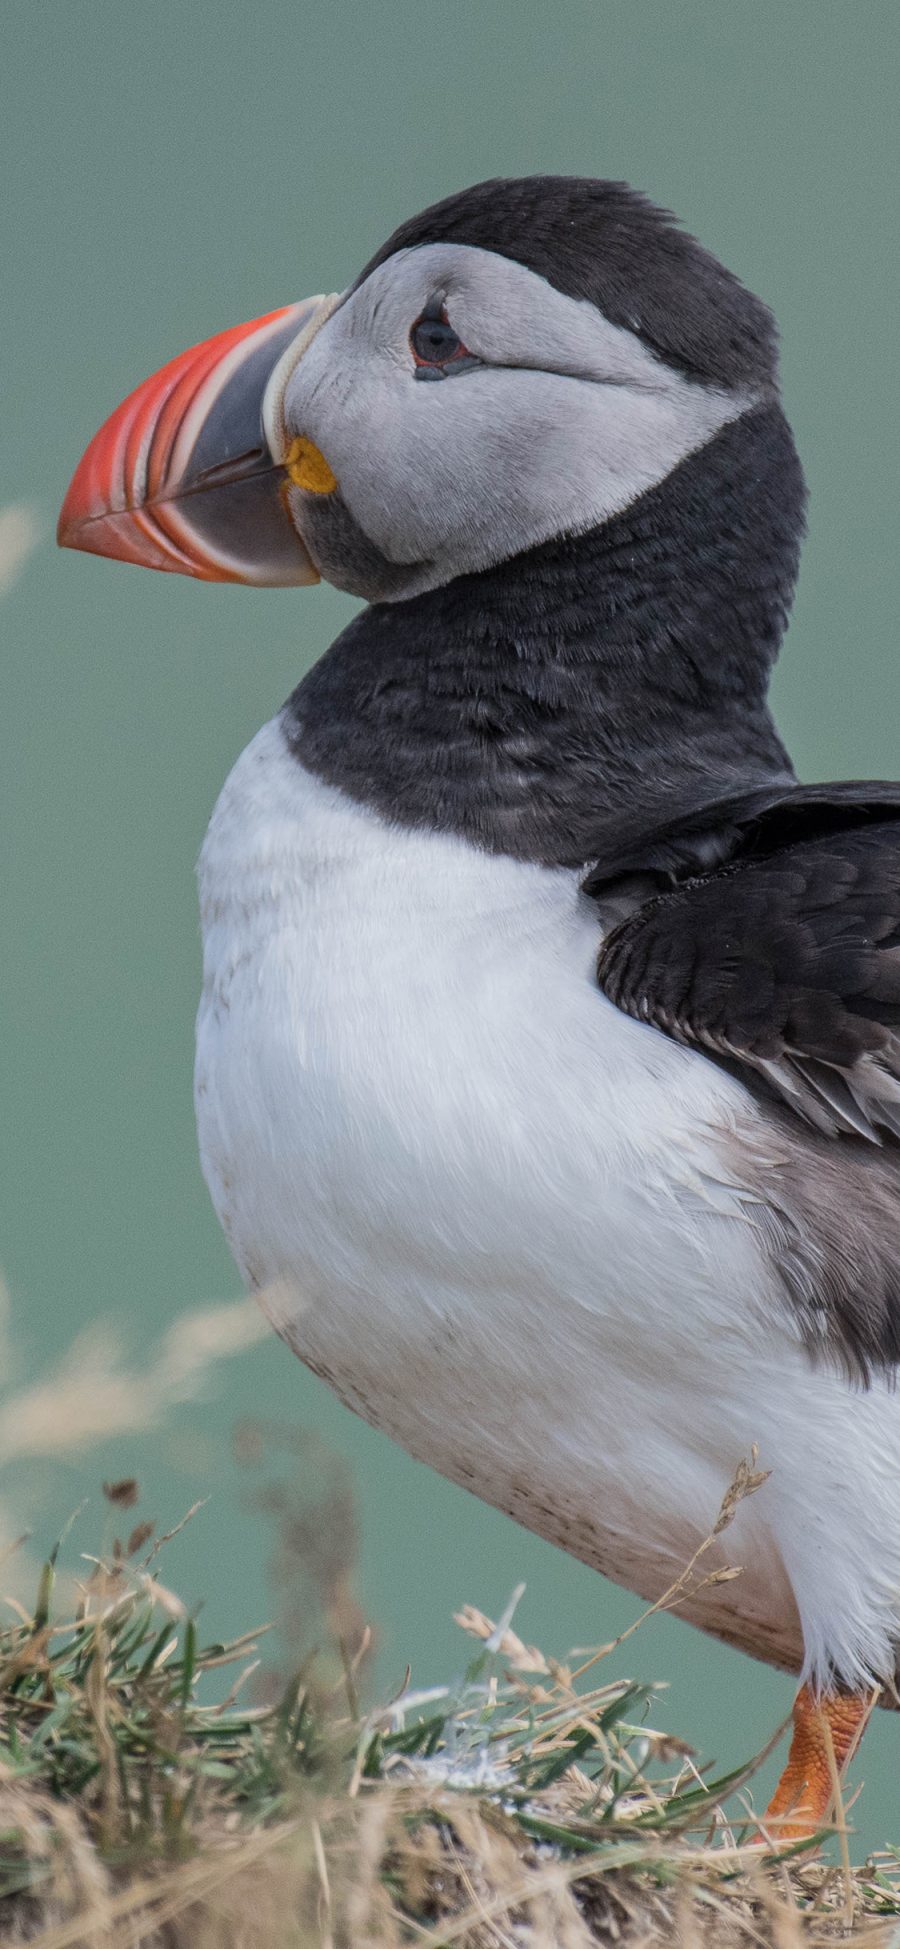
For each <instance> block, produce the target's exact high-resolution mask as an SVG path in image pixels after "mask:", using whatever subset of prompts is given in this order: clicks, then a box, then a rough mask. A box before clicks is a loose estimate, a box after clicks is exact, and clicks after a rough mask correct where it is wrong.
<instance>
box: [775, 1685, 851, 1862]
mask: <svg viewBox="0 0 900 1949" xmlns="http://www.w3.org/2000/svg"><path fill="white" fill-rule="evenodd" d="M877 1697H878V1693H877V1691H876V1690H872V1691H868V1692H820V1693H816V1692H814V1691H813V1690H812V1688H811V1687H810V1686H809V1685H801V1687H800V1690H799V1692H798V1693H797V1697H796V1699H795V1700H794V1711H793V1721H794V1731H793V1736H792V1739H791V1747H790V1752H789V1753H788V1760H787V1765H786V1767H785V1769H784V1772H783V1773H782V1775H781V1779H780V1780H779V1782H778V1785H777V1787H776V1789H775V1793H774V1795H773V1798H772V1800H771V1801H770V1803H769V1806H768V1808H767V1810H766V1814H765V1817H764V1822H763V1824H764V1826H765V1827H766V1828H767V1829H768V1831H769V1832H770V1834H771V1837H772V1839H773V1841H778V1842H779V1843H781V1842H785V1841H807V1840H809V1839H810V1838H811V1836H812V1835H813V1834H815V1833H816V1832H817V1830H818V1829H819V1828H820V1827H823V1826H825V1825H826V1823H827V1821H828V1819H829V1817H830V1815H831V1811H832V1805H833V1801H834V1789H835V1773H836V1774H837V1777H838V1779H839V1778H840V1776H841V1774H842V1773H843V1771H844V1768H845V1766H846V1765H847V1762H848V1760H850V1759H851V1758H852V1756H853V1754H854V1753H855V1751H856V1748H857V1746H858V1745H859V1742H860V1740H861V1738H862V1735H863V1733H864V1731H865V1728H866V1722H867V1720H868V1718H869V1714H870V1713H871V1711H872V1707H873V1706H874V1704H875V1700H876V1698H877Z"/></svg>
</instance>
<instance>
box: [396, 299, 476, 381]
mask: <svg viewBox="0 0 900 1949" xmlns="http://www.w3.org/2000/svg"><path fill="white" fill-rule="evenodd" d="M409 343H410V349H411V351H412V355H413V358H414V359H415V362H416V378H417V379H443V378H444V377H445V376H446V373H447V370H448V368H452V369H453V370H455V371H459V369H460V367H461V366H462V367H463V368H465V367H468V366H472V365H477V364H478V360H477V359H473V357H472V354H471V352H469V351H468V350H467V348H466V347H465V345H464V344H463V342H462V339H461V338H460V337H459V336H458V334H457V333H456V332H455V331H454V330H453V326H452V325H451V323H450V320H449V318H448V317H447V313H446V311H445V310H444V308H443V306H442V307H441V309H440V310H437V309H435V310H429V311H423V313H422V316H421V318H417V319H416V322H415V324H414V326H413V328H412V331H411V332H410V334H409Z"/></svg>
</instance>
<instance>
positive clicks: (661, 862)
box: [585, 785, 900, 1143]
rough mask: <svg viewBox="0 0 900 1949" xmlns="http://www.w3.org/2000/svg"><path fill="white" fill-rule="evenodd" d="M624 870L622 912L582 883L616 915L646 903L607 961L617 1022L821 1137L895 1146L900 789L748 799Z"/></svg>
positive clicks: (604, 882) (610, 943)
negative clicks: (667, 1041)
mask: <svg viewBox="0 0 900 1949" xmlns="http://www.w3.org/2000/svg"><path fill="white" fill-rule="evenodd" d="M761 800H762V803H760V801H761ZM710 862H712V868H711V870H709V867H710ZM626 865H627V868H628V871H629V872H630V873H631V874H632V875H633V876H634V877H633V878H632V879H631V880H630V881H622V880H621V878H620V880H619V886H620V888H621V889H623V890H624V897H623V895H622V894H620V895H619V897H618V904H617V895H616V888H615V886H613V885H611V876H610V874H609V873H608V871H606V872H605V871H604V870H603V868H602V867H601V868H600V869H596V870H595V871H594V872H593V873H592V874H591V876H590V877H589V879H588V880H587V881H586V883H585V890H586V891H587V892H589V893H591V894H593V895H594V896H595V897H596V898H597V899H598V900H599V902H600V904H601V907H602V906H603V905H604V901H605V902H606V904H607V910H608V911H609V912H611V913H614V914H616V913H620V912H621V911H622V910H623V906H624V907H626V908H627V907H628V906H629V905H630V906H632V907H634V904H635V901H639V902H640V904H638V905H637V907H636V910H635V911H632V912H630V913H629V915H628V917H627V918H626V919H625V920H624V921H621V922H620V924H619V925H616V926H614V927H613V929H612V931H611V932H610V933H609V934H608V935H607V937H606V939H605V940H604V943H603V946H602V948H601V951H600V958H599V963H598V975H599V981H600V985H601V987H602V988H603V990H604V992H605V993H606V994H607V995H608V996H609V998H610V1000H611V1001H613V1002H615V1003H616V1005H617V1007H619V1008H621V1009H624V1010H625V1012H626V1013H627V1014H629V1015H633V1016H636V1017H637V1019H638V1020H639V1021H642V1022H651V1023H653V1024H655V1026H656V1027H657V1028H659V1029H662V1030H664V1031H665V1032H666V1034H668V1035H670V1036H672V1037H674V1038H675V1039H676V1040H677V1041H679V1042H684V1043H689V1044H693V1045H695V1046H696V1047H697V1048H700V1049H703V1050H705V1051H707V1052H708V1053H709V1054H711V1055H713V1056H717V1057H719V1058H720V1059H722V1060H724V1061H726V1062H727V1063H728V1064H729V1066H731V1067H735V1066H737V1067H738V1068H739V1069H741V1068H743V1069H744V1070H745V1072H749V1073H750V1075H756V1076H757V1077H761V1078H763V1079H764V1081H765V1083H766V1084H767V1085H768V1087H769V1088H770V1089H772V1090H774V1091H775V1092H776V1093H777V1094H778V1095H779V1096H780V1097H781V1098H782V1099H783V1100H784V1101H785V1102H787V1103H788V1104H789V1105H790V1106H791V1108H792V1109H793V1110H795V1111H796V1112H798V1114H799V1115H801V1116H802V1117H804V1118H806V1119H807V1120H808V1122H809V1123H811V1124H814V1125H815V1126H816V1127H817V1128H818V1129H819V1130H822V1131H825V1132H827V1133H828V1134H829V1135H832V1136H837V1135H839V1134H840V1133H849V1132H852V1133H855V1134H856V1135H857V1136H861V1137H865V1138H867V1139H869V1140H870V1141H871V1142H874V1143H879V1142H880V1141H881V1135H880V1133H881V1132H889V1133H891V1134H892V1135H893V1136H895V1137H900V787H898V786H891V785H846V786H840V785H839V786H814V787H797V788H794V789H793V790H791V789H790V788H788V789H787V790H786V791H784V790H783V791H782V792H781V793H780V794H779V793H777V792H776V793H775V794H773V795H771V797H770V798H766V795H765V794H762V795H760V794H757V795H754V796H753V797H752V798H748V799H746V800H744V801H735V802H733V803H731V804H729V805H727V806H723V807H714V808H711V809H710V811H709V812H708V813H707V814H706V816H705V818H704V819H699V818H696V817H695V818H693V819H692V820H690V821H686V822H684V824H683V825H682V826H680V827H673V828H672V829H670V830H669V831H667V832H660V833H656V834H654V835H652V836H650V837H649V838H648V839H647V840H645V841H644V842H643V843H642V845H641V846H640V847H638V848H636V849H635V852H634V856H633V857H630V858H629V859H628V861H627V862H626ZM703 868H706V869H707V870H702V869H703ZM698 869H701V870H698ZM648 896H649V897H648ZM748 1080H749V1076H748Z"/></svg>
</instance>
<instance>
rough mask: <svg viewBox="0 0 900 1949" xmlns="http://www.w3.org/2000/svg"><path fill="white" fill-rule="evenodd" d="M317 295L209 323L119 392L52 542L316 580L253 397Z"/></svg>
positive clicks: (260, 576) (211, 568) (219, 572)
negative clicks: (219, 324)
mask: <svg viewBox="0 0 900 1949" xmlns="http://www.w3.org/2000/svg"><path fill="white" fill-rule="evenodd" d="M321 304H322V301H321V300H320V299H317V298H311V299H306V300H304V301H303V302H302V303H300V304H295V305H285V306H283V307H282V308H281V309H280V310H279V311H271V312H268V313H267V314H266V316H265V317H263V318H256V319H253V320H251V321H250V322H249V323H247V324H244V325H238V326H236V327H235V328H234V329H233V330H231V331H227V332H219V333H218V334H217V335H216V337H214V338H209V339H205V340H204V341H203V343H202V344H200V345H195V346H192V347H191V349H190V351H188V352H183V353H182V354H181V355H180V357H179V358H177V359H172V360H171V361H170V362H169V364H168V365H165V366H163V367H162V369H161V370H160V371H159V372H157V373H154V375H153V377H152V378H150V379H147V380H145V381H144V383H143V385H141V386H138V387H137V388H136V390H135V391H134V392H133V393H130V394H129V396H128V398H127V399H125V400H123V402H122V404H121V406H117V408H116V410H115V412H114V413H112V414H111V415H110V417H109V419H108V420H107V421H106V423H105V425H103V426H102V427H101V428H100V431H99V433H96V434H95V436H94V438H93V440H92V441H91V443H90V446H89V447H88V448H87V450H86V452H85V453H84V455H83V456H82V459H81V460H80V461H79V463H78V466H77V468H76V470H75V473H74V476H73V478H72V483H71V486H70V488H69V491H68V493H67V495H66V498H65V501H64V502H63V507H62V512H61V514H60V517H59V528H58V531H57V534H58V540H59V542H60V545H61V546H62V547H63V548H79V549H84V550H86V551H87V552H88V553H89V554H94V555H110V556H113V557H115V558H116V559H117V560H119V561H126V562H137V563H139V564H140V565H141V566H142V567H144V568H155V569H164V570H169V571H173V572H175V573H177V574H181V575H190V576H194V577H195V578H197V579H199V580H201V581H205V582H251V583H263V584H288V583H309V582H317V581H318V579H319V577H318V573H317V571H316V569H315V567H314V566H313V563H312V562H311V560H310V557H309V555H308V554H307V551H306V549H305V548H304V546H303V543H302V541H301V540H300V537H299V535H298V534H297V531H296V529H295V528H294V526H293V523H292V521H291V518H290V513H289V510H288V508H287V505H286V499H285V496H284V494H283V493H282V491H281V490H282V487H283V484H284V481H285V479H286V475H285V471H284V468H283V466H282V464H281V462H280V460H276V459H275V458H274V457H273V454H272V452H271V450H270V446H269V443H268V440H267V437H266V433H265V430H264V424H263V401H264V396H265V392H266V387H267V384H268V382H269V379H270V377H271V375H272V373H273V371H274V369H275V367H276V365H278V364H279V363H280V362H284V360H285V358H286V357H287V358H288V362H289V355H290V351H291V347H292V345H293V343H294V341H295V340H299V339H300V338H301V336H302V338H303V343H304V344H305V343H306V342H307V339H308V336H309V326H310V324H311V321H312V320H313V319H314V317H315V314H316V311H317V310H318V309H319V307H320V306H321ZM301 349H302V348H298V353H299V350H301Z"/></svg>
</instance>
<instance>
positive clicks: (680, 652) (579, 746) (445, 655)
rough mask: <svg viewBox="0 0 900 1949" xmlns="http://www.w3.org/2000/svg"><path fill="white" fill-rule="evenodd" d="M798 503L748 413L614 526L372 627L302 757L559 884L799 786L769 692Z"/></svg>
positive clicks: (308, 681)
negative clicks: (689, 824)
mask: <svg viewBox="0 0 900 1949" xmlns="http://www.w3.org/2000/svg"><path fill="white" fill-rule="evenodd" d="M803 500H804V492H803V478H802V474H801V471H800V464H799V461H798V460H797V456H796V452H795V450H794V445H793V441H792V438H791V434H790V429H789V427H788V425H787V422H786V421H785V419H784V417H783V415H782V413H781V411H780V409H779V408H778V407H776V406H768V407H764V408H759V409H756V410H755V411H753V412H751V413H748V414H746V415H745V416H744V417H743V418H741V419H739V420H735V421H732V422H731V423H730V424H729V425H728V426H726V427H724V428H723V430H722V431H721V432H720V433H719V434H718V435H717V437H716V438H715V439H714V440H712V441H711V442H710V443H709V445H708V446H706V447H704V448H702V449H701V450H700V451H699V452H698V453H696V454H693V455H691V456H690V457H689V458H688V459H687V460H685V461H683V462H682V463H681V465H680V466H679V467H677V468H676V469H675V470H674V472H673V473H671V474H670V475H668V476H667V478H666V479H665V480H664V481H662V482H661V483H660V485H659V486H658V487H655V488H653V489H651V490H650V491H649V492H648V493H646V494H644V495H642V496H641V498H640V499H639V500H638V501H636V502H635V503H634V505H633V506H632V507H630V508H628V509H627V510H626V511H625V512H624V513H623V514H620V515H616V516H615V517H614V518H613V519H612V520H610V521H608V522H606V523H604V525H603V526H602V527H599V528H594V529H592V530H590V532H589V533H587V534H584V535H580V536H576V537H571V538H563V539H559V540H555V541H551V542H547V543H544V544H543V545H542V546H540V547H537V548H533V549H530V550H528V551H527V552H526V553H525V554H522V555H519V556H516V557H515V558H513V559H512V560H510V561H506V562H502V563H500V564H499V565H498V566H497V567H496V568H492V569H488V570H485V571H483V572H482V573H481V574H478V575H468V576H460V577H459V578H458V579H457V580H456V581H454V582H451V583H448V584H447V585H446V586H445V587H443V588H441V589H436V590H434V591H432V592H431V593H430V594H428V595H423V596H417V597H413V598H411V599H410V600H408V601H406V602H397V603H380V604H376V605H374V606H373V607H371V608H369V609H366V610H364V611H363V613H362V614H361V615H360V616H358V617H356V619H355V620H354V621H353V622H352V623H351V624H350V627H349V628H348V629H346V630H345V631H344V633H343V634H342V635H341V636H339V637H338V640H337V642H336V643H334V644H333V645H332V647H331V649H330V650H329V651H328V652H327V653H326V655H325V656H324V657H323V658H322V660H321V661H320V662H319V663H318V664H317V665H316V667H315V668H314V669H313V670H312V671H311V672H310V674H309V675H308V676H307V677H306V678H305V679H304V681H303V683H302V684H301V685H300V686H299V688H298V689H297V690H295V692H294V694H293V696H292V697H291V698H290V699H289V701H288V703H287V704H286V706H285V711H284V725H285V729H286V732H287V736H288V739H289V742H290V744H291V747H292V749H293V750H294V752H295V753H296V756H297V757H298V758H299V759H300V760H301V762H302V763H303V764H304V765H305V766H306V767H307V768H308V769H309V770H311V771H313V772H315V773H316V774H317V775H318V776H319V777H321V778H324V779H326V780H327V781H328V782H329V783H330V784H333V785H336V786H338V787H339V788H340V789H341V790H342V791H344V792H346V793H347V794H348V795H349V796H350V797H351V798H353V799H355V800H357V801H359V802H360V803H362V804H365V805H368V806H371V807H373V808H374V809H375V810H376V811H377V812H379V813H380V814H382V815H383V816H384V817H386V818H389V819H391V820H393V821H396V822H399V823H400V824H402V825H406V826H416V827H425V828H428V829H431V830H433V831H440V832H450V833H455V834H457V835H459V836H461V837H463V838H465V839H467V840H469V841H470V842H471V843H472V844H474V845H478V846H480V847H483V848H485V849H487V850H488V851H492V852H498V853H507V854H512V855H513V856H515V857H517V858H520V859H532V860H537V861H540V862H542V863H544V864H547V865H565V866H581V865H583V864H585V863H586V862H589V861H591V860H592V859H594V858H595V857H596V855H597V853H598V852H599V851H600V850H601V848H602V850H603V851H605V852H606V853H607V854H609V853H610V852H611V851H612V850H614V849H615V848H616V846H617V845H618V844H621V846H622V847H623V849H624V847H625V846H627V845H632V846H633V844H634V841H635V839H636V837H638V836H639V834H640V833H641V832H642V831H646V830H647V829H648V828H649V827H658V826H659V825H660V824H662V823H664V822H665V821H667V820H668V819H669V818H674V817H681V816H684V815H685V814H686V813H689V812H693V811H696V810H698V809H700V808H701V807H702V806H704V805H706V804H709V803H711V802H712V801H713V800H715V799H721V798H727V797H729V796H731V795H732V794H738V793H742V792H746V791H748V790H751V789H753V788H754V787H755V786H758V785H762V784H764V783H768V782H773V781H775V780H778V779H789V778H790V777H792V775H793V774H792V771H791V766H790V762H789V760H788V758H787V755H786V753H785V751H784V748H783V746H782V744H781V742H780V740H779V738H778V735H777V733H776V731H775V727H774V725H773V723H772V719H771V717H770V715H769V711H768V707H767V704H766V691H767V687H768V680H769V674H770V671H771V667H772V664H773V662H774V660H775V657H776V655H777V652H778V647H779V644H780V641H781V637H782V634H783V631H784V627H785V623H786V620H787V614H788V609H789V607H790V601H791V597H792V594H793V586H794V580H795V576H796V569H797V559H798V553H799V544H800V537H801V533H802V527H803Z"/></svg>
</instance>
